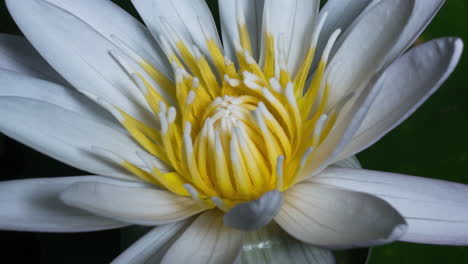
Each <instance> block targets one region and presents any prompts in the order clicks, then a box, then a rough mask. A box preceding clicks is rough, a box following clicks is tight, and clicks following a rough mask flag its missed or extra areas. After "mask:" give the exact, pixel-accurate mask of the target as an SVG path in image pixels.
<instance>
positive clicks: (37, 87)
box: [0, 69, 122, 129]
mask: <svg viewBox="0 0 468 264" xmlns="http://www.w3.org/2000/svg"><path fill="white" fill-rule="evenodd" d="M0 87H1V88H0V97H5V96H14V97H23V98H29V99H35V100H39V101H43V102H47V103H50V104H54V105H57V106H60V107H62V108H65V109H67V110H70V111H72V112H75V113H77V114H79V115H82V116H84V117H86V118H88V119H91V120H94V121H95V122H98V123H103V124H106V125H108V126H110V127H112V128H115V129H122V128H121V125H120V124H119V123H118V122H117V120H115V118H114V117H112V116H111V115H110V114H109V113H108V112H107V111H105V110H104V109H103V108H101V107H100V106H98V105H96V104H95V103H93V102H91V101H90V100H89V99H88V98H86V97H84V96H83V95H81V94H80V93H78V92H76V91H75V90H72V89H70V88H68V87H64V86H62V85H60V84H56V83H51V82H48V81H45V80H41V79H36V78H34V77H30V76H27V75H24V74H22V73H16V72H12V71H6V70H1V69H0Z"/></svg>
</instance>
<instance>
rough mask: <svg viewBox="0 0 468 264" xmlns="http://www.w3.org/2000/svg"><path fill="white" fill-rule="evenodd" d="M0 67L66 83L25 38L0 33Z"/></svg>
mask: <svg viewBox="0 0 468 264" xmlns="http://www.w3.org/2000/svg"><path fill="white" fill-rule="evenodd" d="M0 68H1V69H4V70H9V71H14V72H18V73H22V74H25V75H28V76H32V77H36V78H41V79H45V80H48V81H51V82H57V83H61V84H66V81H65V80H64V79H63V78H62V77H61V76H60V75H59V74H58V73H57V72H56V71H55V70H54V69H52V67H50V66H49V64H47V62H46V61H45V60H44V59H43V58H42V57H41V55H39V53H37V51H36V50H35V49H34V48H33V46H31V44H30V43H29V42H28V41H27V40H26V38H24V37H21V36H15V35H9V34H0Z"/></svg>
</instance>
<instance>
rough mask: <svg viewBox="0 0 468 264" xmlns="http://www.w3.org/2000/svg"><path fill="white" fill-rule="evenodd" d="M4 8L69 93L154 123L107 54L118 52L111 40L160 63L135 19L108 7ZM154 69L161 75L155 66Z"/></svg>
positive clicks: (40, 3)
mask: <svg viewBox="0 0 468 264" xmlns="http://www.w3.org/2000/svg"><path fill="white" fill-rule="evenodd" d="M7 5H8V9H9V10H10V12H11V14H12V16H13V18H14V19H15V22H16V23H17V24H18V26H19V27H20V29H21V30H22V32H23V33H24V34H25V36H26V37H27V38H28V40H29V41H30V42H31V43H32V44H33V46H34V47H35V48H36V49H37V50H38V51H39V53H41V55H42V56H43V57H44V58H45V59H46V60H47V61H48V62H49V64H50V65H52V67H54V69H56V70H57V71H58V72H59V73H60V74H61V75H62V76H63V77H64V78H65V79H66V80H67V81H68V82H70V84H72V85H73V86H74V87H75V88H77V89H81V90H86V91H90V92H91V93H93V94H95V95H96V96H99V97H102V98H104V99H105V100H107V101H109V102H111V103H113V104H115V105H117V106H119V107H120V108H121V109H123V110H124V111H126V112H127V113H129V114H131V115H132V116H134V117H137V118H138V119H140V120H142V121H145V122H147V123H148V124H151V122H154V118H152V117H151V115H150V114H149V107H148V106H147V104H146V102H145V99H144V97H143V96H142V95H141V92H140V91H139V89H138V87H136V85H135V84H134V83H133V81H132V80H131V78H130V76H129V75H128V74H127V73H126V72H125V71H124V70H123V69H122V67H121V66H120V65H119V64H118V63H117V62H116V60H115V59H114V58H112V57H111V55H110V54H109V52H110V51H116V50H119V48H118V47H117V45H116V44H115V43H113V42H112V40H111V37H112V36H113V35H114V36H116V37H118V38H119V39H121V40H123V41H124V42H125V43H127V44H128V45H129V46H131V47H132V48H133V49H134V50H135V51H136V52H138V53H140V55H142V56H143V57H144V58H146V59H147V60H148V61H150V62H152V63H157V62H161V61H163V60H161V59H160V58H161V57H159V56H157V55H156V54H158V52H157V50H155V49H154V48H153V47H152V46H153V45H154V43H155V42H153V40H152V37H151V34H150V33H149V32H148V31H147V30H146V28H145V27H144V26H143V25H141V24H140V23H139V22H138V21H137V20H136V19H135V18H133V17H132V16H130V15H129V14H127V13H126V12H125V11H123V10H122V9H120V8H119V7H117V6H116V5H115V4H113V3H112V2H111V1H93V0H86V1H74V0H65V1H63V0H61V1H58V0H48V1H46V0H25V1H16V0H8V1H7ZM109 18H112V19H109ZM149 54H152V55H153V56H151V55H149ZM129 60H130V59H129ZM131 65H132V67H137V65H136V63H135V62H134V63H133V64H131ZM155 66H157V67H158V68H159V69H160V70H162V71H163V72H164V71H166V70H165V69H166V67H164V66H163V65H162V64H160V63H159V64H155Z"/></svg>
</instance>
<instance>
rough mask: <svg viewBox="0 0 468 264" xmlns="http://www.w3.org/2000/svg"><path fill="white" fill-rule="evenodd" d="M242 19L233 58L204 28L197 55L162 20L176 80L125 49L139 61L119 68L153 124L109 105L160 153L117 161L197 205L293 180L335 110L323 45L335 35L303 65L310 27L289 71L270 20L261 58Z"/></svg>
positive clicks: (246, 196) (247, 196)
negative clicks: (300, 58) (140, 96)
mask: <svg viewBox="0 0 468 264" xmlns="http://www.w3.org/2000/svg"><path fill="white" fill-rule="evenodd" d="M163 22H164V21H163ZM322 22H323V21H321V23H322ZM244 23H245V22H244V19H243V17H240V18H239V19H238V31H239V41H240V42H239V43H236V45H235V46H236V49H237V51H236V54H237V57H236V58H231V59H236V61H237V64H235V63H233V62H232V61H231V59H229V58H226V57H224V55H223V53H222V50H223V49H222V48H221V47H219V46H218V44H217V43H218V42H217V41H216V40H215V39H214V38H213V36H210V35H209V34H207V33H206V30H203V32H204V37H205V41H206V47H207V49H206V50H207V51H208V54H202V52H201V51H200V50H199V49H198V48H197V47H196V46H194V45H193V44H191V43H185V42H184V41H183V40H182V39H181V38H180V37H179V36H177V34H175V33H174V32H173V30H172V29H171V28H170V26H169V25H168V24H167V23H164V24H165V27H166V28H167V31H168V32H171V34H170V36H169V37H164V36H161V43H162V45H163V50H164V51H165V53H166V55H167V58H168V60H169V61H170V62H171V64H172V66H173V70H174V77H175V81H172V80H171V78H170V77H168V76H165V75H164V74H163V73H162V72H160V71H158V70H157V68H156V67H154V66H153V65H151V63H150V62H148V61H147V60H144V59H142V58H141V57H139V56H138V54H136V52H134V51H129V52H131V54H130V55H131V56H129V57H130V58H133V59H134V60H136V62H137V64H139V65H140V68H139V69H126V70H127V71H128V72H129V74H130V75H131V76H132V77H133V80H134V81H135V85H136V86H137V87H138V88H139V89H140V91H141V92H142V94H143V97H144V98H145V99H146V101H147V103H148V106H149V108H150V109H151V110H152V112H153V113H154V118H155V120H157V121H158V122H156V123H158V124H159V127H152V126H150V125H146V124H144V123H142V122H140V121H139V120H137V119H136V118H134V117H132V116H130V115H128V114H127V113H125V112H124V111H122V110H121V109H118V108H116V109H114V110H115V111H113V113H115V114H116V115H118V116H119V120H120V122H121V123H122V125H123V126H124V127H125V128H126V129H127V130H128V131H129V133H130V135H132V136H133V138H134V139H135V140H136V141H137V142H138V143H139V144H140V145H141V146H142V147H143V148H144V149H145V150H146V151H147V152H148V153H149V154H148V155H150V156H152V157H153V158H154V160H157V162H154V161H152V160H151V159H150V158H148V157H147V155H146V156H145V155H140V156H142V160H143V162H144V164H145V165H146V167H144V168H142V167H138V166H137V165H135V164H131V163H130V162H128V161H122V162H120V163H121V165H122V166H123V167H124V168H126V169H127V170H129V171H130V172H132V173H133V174H134V175H135V176H137V177H140V178H141V179H143V180H145V181H148V182H151V183H154V184H156V185H158V186H160V187H162V188H166V189H167V190H168V191H171V192H173V193H175V194H177V195H182V196H190V197H192V198H193V199H195V200H196V201H197V203H199V204H200V205H201V206H207V207H210V208H211V207H214V206H217V207H218V208H220V209H221V210H224V211H227V210H229V208H231V207H232V206H234V205H236V204H238V203H241V202H246V201H251V200H254V199H257V198H259V197H261V196H262V195H263V194H265V193H267V192H270V191H272V190H275V189H276V190H279V191H285V190H287V189H288V188H290V187H291V186H292V185H293V184H295V183H296V182H297V180H298V177H299V176H300V173H301V170H302V168H303V167H304V164H305V163H306V162H307V160H309V159H310V157H312V156H313V155H314V149H316V148H317V147H318V146H319V145H320V144H321V143H322V142H323V140H324V139H325V138H326V136H327V135H328V133H329V132H330V131H331V129H332V128H333V126H334V124H335V122H336V119H337V113H336V111H334V112H333V111H331V112H330V110H329V109H328V106H327V101H328V90H329V85H328V84H327V83H326V67H327V60H328V53H329V50H331V47H332V46H333V44H334V41H335V40H336V37H337V34H334V36H333V37H332V40H331V41H329V45H328V46H327V50H328V51H326V52H325V53H327V54H324V55H323V57H322V58H321V59H320V60H319V61H318V66H317V67H316V69H314V71H315V72H314V74H310V70H311V69H312V65H313V62H314V59H316V58H315V51H316V47H315V45H316V43H317V38H318V34H319V32H316V33H315V35H314V39H313V41H311V42H312V44H311V46H310V47H304V48H305V49H307V50H308V52H307V53H306V55H305V57H304V58H303V62H302V64H301V67H300V68H299V70H298V73H297V74H296V75H295V76H293V75H292V74H291V73H290V72H288V70H287V56H286V55H285V51H284V50H283V48H282V46H283V45H282V44H281V41H283V36H280V37H279V38H278V39H275V37H274V35H273V34H272V33H271V32H268V30H267V29H266V30H265V32H263V35H264V50H263V52H262V54H263V56H262V57H263V59H262V62H261V64H260V63H259V62H257V61H256V60H255V59H254V58H253V54H252V47H251V45H250V39H249V32H248V29H247V26H246V25H245V24H244ZM318 28H320V27H318ZM118 41H119V43H118V44H119V45H120V46H122V47H126V46H125V43H122V41H120V40H118ZM126 50H127V51H128V48H127V49H123V52H125V51H126ZM119 60H120V63H121V64H122V65H130V64H128V63H127V64H126V63H125V62H124V61H122V60H124V57H123V56H120V57H119ZM236 65H237V66H236ZM127 68H128V66H127ZM310 76H312V78H309V77H310ZM148 78H149V79H148ZM153 84H157V85H156V86H157V87H154V85H153ZM326 111H328V112H326ZM140 154H141V153H140ZM161 164H164V166H161Z"/></svg>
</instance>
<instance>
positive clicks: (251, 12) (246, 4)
mask: <svg viewBox="0 0 468 264" xmlns="http://www.w3.org/2000/svg"><path fill="white" fill-rule="evenodd" d="M264 2H265V0H255V1H252V0H218V5H219V15H220V19H221V31H222V35H223V45H224V52H225V54H226V55H227V56H228V57H229V58H230V59H231V60H235V59H236V50H235V43H239V30H238V27H237V22H238V19H237V16H238V15H237V9H236V8H239V11H240V12H242V16H243V17H244V19H245V23H246V25H247V28H248V30H249V36H250V42H251V46H252V52H253V57H254V58H255V59H256V60H257V59H258V58H259V56H260V45H261V39H262V36H261V33H262V14H263V6H264Z"/></svg>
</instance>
